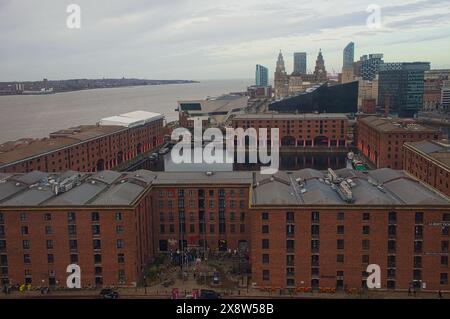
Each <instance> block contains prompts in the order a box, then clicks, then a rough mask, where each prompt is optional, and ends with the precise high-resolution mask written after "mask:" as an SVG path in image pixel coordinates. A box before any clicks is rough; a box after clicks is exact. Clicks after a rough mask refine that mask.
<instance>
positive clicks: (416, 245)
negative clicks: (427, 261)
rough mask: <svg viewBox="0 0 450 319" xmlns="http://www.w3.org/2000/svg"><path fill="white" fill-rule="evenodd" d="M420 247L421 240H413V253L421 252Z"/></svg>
mask: <svg viewBox="0 0 450 319" xmlns="http://www.w3.org/2000/svg"><path fill="white" fill-rule="evenodd" d="M422 247H423V242H422V241H415V242H414V252H415V253H421V252H422Z"/></svg>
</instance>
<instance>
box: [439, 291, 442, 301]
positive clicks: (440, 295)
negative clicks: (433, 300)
mask: <svg viewBox="0 0 450 319" xmlns="http://www.w3.org/2000/svg"><path fill="white" fill-rule="evenodd" d="M438 298H439V299H442V291H440V290H439V292H438Z"/></svg>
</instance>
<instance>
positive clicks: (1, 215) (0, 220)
mask: <svg viewBox="0 0 450 319" xmlns="http://www.w3.org/2000/svg"><path fill="white" fill-rule="evenodd" d="M4 222H5V218H4V216H3V213H0V224H3V223H4Z"/></svg>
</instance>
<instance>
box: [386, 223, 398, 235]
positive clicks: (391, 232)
mask: <svg viewBox="0 0 450 319" xmlns="http://www.w3.org/2000/svg"><path fill="white" fill-rule="evenodd" d="M388 234H389V236H391V237H394V236H396V235H397V227H396V226H395V225H389V226H388Z"/></svg>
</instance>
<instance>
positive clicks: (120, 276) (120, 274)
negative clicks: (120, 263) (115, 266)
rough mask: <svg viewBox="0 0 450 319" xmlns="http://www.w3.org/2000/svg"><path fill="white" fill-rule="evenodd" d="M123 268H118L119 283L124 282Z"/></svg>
mask: <svg viewBox="0 0 450 319" xmlns="http://www.w3.org/2000/svg"><path fill="white" fill-rule="evenodd" d="M125 281H126V280H125V269H119V284H122V285H123V284H124V283H125Z"/></svg>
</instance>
